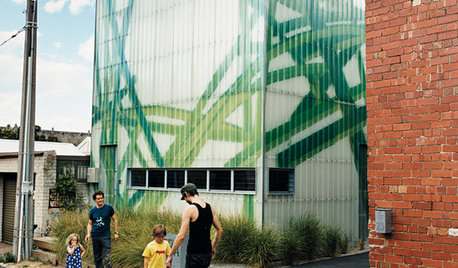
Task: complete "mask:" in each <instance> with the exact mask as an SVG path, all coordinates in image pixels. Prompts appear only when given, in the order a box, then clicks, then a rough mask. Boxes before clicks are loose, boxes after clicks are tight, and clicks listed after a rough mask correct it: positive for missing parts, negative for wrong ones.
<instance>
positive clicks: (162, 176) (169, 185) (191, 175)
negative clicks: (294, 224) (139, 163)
mask: <svg viewBox="0 0 458 268" xmlns="http://www.w3.org/2000/svg"><path fill="white" fill-rule="evenodd" d="M189 182H192V183H194V184H195V185H196V187H197V189H201V190H205V191H212V190H221V191H231V192H234V191H249V192H254V191H255V170H254V169H237V170H231V169H224V170H222V169H215V170H207V169H131V170H130V186H131V187H142V188H164V189H180V188H181V186H183V185H184V184H186V183H189Z"/></svg>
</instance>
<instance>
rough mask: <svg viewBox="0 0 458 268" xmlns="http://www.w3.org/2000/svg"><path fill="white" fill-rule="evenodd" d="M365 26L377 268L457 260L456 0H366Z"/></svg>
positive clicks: (455, 263)
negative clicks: (383, 216) (381, 230)
mask: <svg viewBox="0 0 458 268" xmlns="http://www.w3.org/2000/svg"><path fill="white" fill-rule="evenodd" d="M366 25H367V26H366V38H367V43H366V53H367V55H366V60H367V62H366V66H367V110H368V111H367V113H368V121H367V132H368V146H369V158H368V180H369V186H368V191H369V208H370V222H369V229H370V236H369V243H370V246H371V249H370V263H371V267H458V194H457V186H458V144H457V138H458V3H457V0H441V1H433V0H407V1H402V0H401V1H399V0H385V1H374V0H366ZM376 208H389V209H392V210H393V212H394V213H393V222H394V231H393V233H392V234H391V235H383V234H377V233H375V231H374V229H375V222H374V220H375V219H374V214H375V209H376Z"/></svg>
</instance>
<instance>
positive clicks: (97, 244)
mask: <svg viewBox="0 0 458 268" xmlns="http://www.w3.org/2000/svg"><path fill="white" fill-rule="evenodd" d="M92 251H93V253H94V264H95V267H96V268H102V267H103V266H102V243H101V241H100V237H98V236H93V237H92Z"/></svg>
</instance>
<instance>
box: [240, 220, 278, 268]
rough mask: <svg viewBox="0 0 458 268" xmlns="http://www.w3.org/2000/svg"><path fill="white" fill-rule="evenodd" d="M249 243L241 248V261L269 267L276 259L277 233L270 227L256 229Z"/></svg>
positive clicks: (255, 265)
mask: <svg viewBox="0 0 458 268" xmlns="http://www.w3.org/2000/svg"><path fill="white" fill-rule="evenodd" d="M249 241H250V242H251V243H250V244H248V247H247V248H246V249H244V250H243V252H242V255H243V258H242V261H243V263H248V264H251V265H252V266H254V267H270V265H271V264H272V262H273V261H275V260H276V259H277V254H276V252H277V249H278V234H276V233H275V231H274V230H273V228H272V227H268V228H262V229H256V232H255V233H254V236H253V237H250V240H249Z"/></svg>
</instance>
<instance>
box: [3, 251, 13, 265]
mask: <svg viewBox="0 0 458 268" xmlns="http://www.w3.org/2000/svg"><path fill="white" fill-rule="evenodd" d="M15 261H16V258H14V255H13V253H11V252H7V253H5V254H3V255H0V262H3V263H9V262H15Z"/></svg>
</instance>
